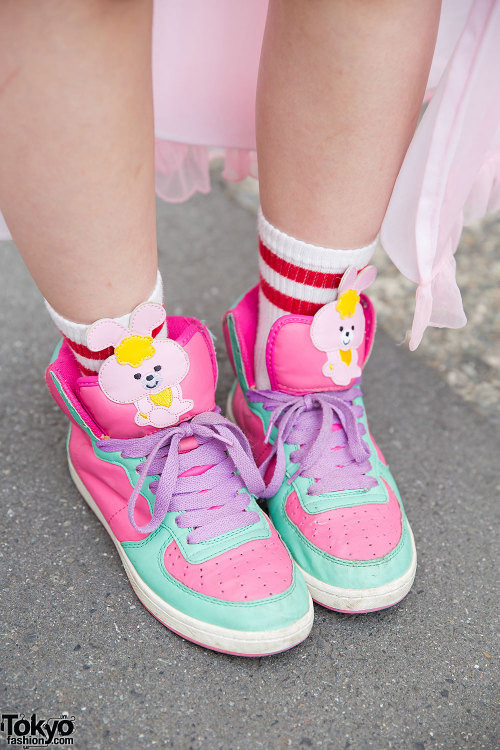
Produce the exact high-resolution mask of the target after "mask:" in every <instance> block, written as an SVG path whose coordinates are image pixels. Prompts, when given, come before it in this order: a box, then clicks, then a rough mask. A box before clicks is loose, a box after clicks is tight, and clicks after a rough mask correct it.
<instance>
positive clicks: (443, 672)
mask: <svg viewBox="0 0 500 750" xmlns="http://www.w3.org/2000/svg"><path fill="white" fill-rule="evenodd" d="M159 230H160V235H159V236H160V266H161V269H162V272H163V276H164V280H165V282H166V288H167V305H168V308H169V310H170V311H171V312H173V313H180V312H182V313H186V314H191V315H195V316H198V317H202V318H204V319H206V321H207V322H208V323H209V325H210V326H211V328H212V329H213V330H214V332H216V333H217V334H218V336H219V338H218V341H217V348H218V355H219V359H220V363H221V377H220V384H219V389H218V396H219V403H220V404H221V405H222V404H223V403H224V397H225V395H226V394H227V391H228V389H229V387H230V384H231V380H232V377H231V372H230V368H229V365H228V362H227V358H226V356H225V352H224V350H223V345H222V340H221V337H220V324H219V321H220V317H221V315H222V313H223V312H224V309H225V307H226V306H227V305H228V304H229V303H231V302H232V301H233V299H234V298H235V297H236V296H237V295H239V294H240V293H241V292H242V291H244V290H245V289H246V288H247V287H248V286H249V285H251V284H252V283H254V280H255V278H256V254H255V236H254V231H255V220H254V217H253V216H252V215H251V213H249V212H247V211H245V210H244V209H242V208H240V207H239V206H237V205H236V203H235V202H234V201H232V199H231V198H230V197H229V196H228V195H227V193H226V192H225V191H224V189H223V188H222V187H221V186H220V184H219V183H218V182H217V183H216V184H215V186H214V190H213V192H212V193H211V194H210V196H208V197H201V196H199V197H196V198H195V199H193V200H191V201H190V202H189V203H187V204H185V205H183V206H171V205H170V206H168V205H161V206H159ZM0 268H1V273H2V280H3V284H2V291H3V294H2V297H1V300H0V310H1V318H2V327H3V330H4V333H3V336H2V340H1V342H0V347H1V356H0V362H1V379H2V380H1V383H2V386H1V389H0V398H1V402H2V404H1V415H2V417H1V449H2V460H1V466H0V470H1V474H2V480H3V481H2V486H1V493H2V512H1V515H0V526H1V535H0V542H1V558H0V565H1V567H0V571H1V581H0V601H1V603H0V613H1V614H0V619H1V627H0V630H1V645H0V648H1V651H0V696H1V697H0V708H1V709H2V710H3V711H5V710H11V711H18V712H24V713H26V714H29V713H30V712H32V711H37V712H38V714H39V716H42V715H46V716H54V715H57V714H59V713H60V712H61V711H68V712H69V713H70V714H73V715H74V716H75V717H76V718H75V723H76V731H75V747H77V748H95V749H96V750H100V749H101V748H102V749H107V748H113V747H120V748H126V749H127V750H134V749H135V748H153V747H166V748H176V749H177V748H179V749H180V750H183V749H184V748H186V750H188V749H189V750H191V749H192V750H201V749H202V748H203V750H206V749H207V748H210V749H217V748H221V749H222V748H223V749H224V750H226V749H228V750H238V749H239V748H241V749H242V750H243V749H244V750H247V749H248V750H254V748H261V747H262V748H272V749H274V748H280V749H281V748H288V747H292V748H310V747H318V748H334V749H336V748H349V747H351V748H355V749H356V750H362V749H363V748H377V749H384V748H410V750H430V748H446V749H447V750H448V749H449V748H488V749H490V748H496V747H498V746H499V744H500V738H499V735H498V715H495V701H496V697H497V694H496V692H495V679H496V678H497V677H498V671H497V667H496V662H495V656H496V654H495V650H496V646H497V644H498V629H497V619H496V616H497V612H496V607H497V601H498V590H497V588H496V584H497V583H498V573H497V570H496V569H495V557H494V546H495V541H496V534H495V526H494V515H495V513H496V509H497V496H498V492H499V490H500V475H499V470H498V458H499V450H500V441H499V431H498V426H497V424H496V422H495V420H493V421H490V420H488V419H486V418H485V417H484V415H483V414H481V413H480V412H478V411H477V410H476V409H475V407H474V405H473V404H472V403H466V402H465V401H464V400H463V399H462V398H460V397H459V396H458V395H457V394H456V393H454V392H453V391H452V390H451V389H450V387H449V385H448V384H447V383H446V382H445V380H444V379H443V378H442V377H441V375H440V374H439V371H438V370H437V369H433V368H431V367H429V366H428V365H427V364H426V363H425V361H424V359H423V358H422V357H415V356H414V355H411V354H410V353H409V352H408V351H407V350H405V348H404V347H396V346H395V344H394V342H393V341H392V340H391V339H390V337H389V336H388V335H387V334H386V333H385V332H384V331H380V332H379V334H378V337H377V340H376V345H375V349H374V353H373V356H372V359H371V361H370V362H369V364H368V366H367V368H366V375H365V381H364V382H365V392H366V401H367V408H368V413H369V415H370V422H371V428H372V431H373V433H374V434H375V436H376V438H377V439H378V441H379V443H380V445H381V447H382V449H383V451H384V452H385V454H386V456H387V458H388V459H389V461H390V463H391V466H392V469H393V471H394V473H395V475H396V477H397V478H398V481H399V485H400V488H401V490H402V494H403V497H404V498H405V502H406V508H407V512H408V515H409V518H410V521H411V524H412V526H413V530H414V533H415V538H416V542H417V548H418V554H419V567H418V571H417V578H416V581H415V585H414V587H413V589H412V591H411V592H410V594H409V596H408V597H407V598H406V599H405V600H404V602H402V603H401V604H400V605H399V606H397V607H394V608H392V609H391V610H387V611H385V612H381V613H377V614H370V615H362V616H346V615H337V614H335V613H333V612H329V611H327V610H325V609H322V608H321V607H319V606H317V607H316V611H315V614H316V619H315V624H314V628H313V631H312V633H311V636H310V637H309V638H308V640H307V641H306V642H305V643H304V644H302V645H300V646H299V647H297V648H295V649H293V650H292V651H289V652H287V653H284V654H281V655H278V656H274V657H268V658H262V659H255V660H245V659H242V658H238V657H230V656H225V655H221V654H216V653H213V652H210V651H206V650H204V649H202V648H200V647H197V646H194V645H192V644H190V643H187V642H185V641H183V640H182V639H180V638H179V637H178V636H175V635H173V634H172V633H170V632H169V631H168V630H166V629H165V628H164V627H163V626H162V625H161V624H160V623H159V622H157V621H156V620H155V619H154V618H153V617H151V616H150V615H149V614H148V612H146V610H145V609H144V608H143V607H142V606H141V605H140V603H139V602H138V600H137V599H136V598H135V596H134V594H133V592H132V590H131V588H130V586H129V584H128V582H127V579H126V576H125V574H124V571H123V569H122V567H121V565H120V562H119V560H118V558H117V555H116V553H115V551H114V547H113V544H112V542H111V541H110V539H109V538H108V537H107V534H106V532H105V531H104V530H103V528H102V527H101V525H100V524H99V522H98V521H97V519H96V518H95V517H94V516H93V514H92V513H91V511H90V510H89V509H88V508H87V507H86V505H85V504H84V503H83V501H82V500H81V499H80V496H79V495H78V493H77V491H76V489H75V488H74V486H73V485H72V483H71V480H70V478H69V475H68V472H67V468H66V464H65V448H64V443H65V434H66V424H65V418H64V417H63V415H62V414H61V413H60V412H59V411H58V409H57V407H56V406H55V404H53V403H52V401H51V398H50V396H49V394H48V392H47V391H46V389H45V386H44V382H43V370H44V367H45V365H46V362H47V361H48V359H49V357H50V354H51V352H52V348H53V346H54V345H55V343H56V341H57V334H56V332H55V331H54V329H53V328H52V326H51V324H50V323H49V322H48V319H47V316H46V314H45V311H44V309H43V305H42V302H41V300H40V297H39V295H38V292H37V290H36V289H35V287H34V284H33V282H32V281H31V279H30V278H29V276H28V274H27V272H26V270H25V268H24V267H23V265H22V263H21V261H20V259H19V258H18V256H17V255H16V252H15V249H14V247H13V245H3V246H2V247H0ZM379 283H380V282H379ZM457 335H458V334H457ZM1 743H2V740H0V744H1Z"/></svg>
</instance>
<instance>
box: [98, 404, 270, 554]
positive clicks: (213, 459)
mask: <svg viewBox="0 0 500 750" xmlns="http://www.w3.org/2000/svg"><path fill="white" fill-rule="evenodd" d="M187 437H195V438H196V440H197V443H198V446H197V447H196V448H193V449H192V450H190V451H187V452H185V453H179V444H180V441H181V440H182V439H183V438H187ZM98 446H99V448H100V449H101V450H103V451H107V452H113V451H120V452H121V455H122V457H123V458H143V457H144V458H146V460H145V461H144V462H143V463H142V464H140V465H139V466H138V467H137V472H138V473H139V475H140V476H139V479H138V482H137V484H136V485H135V487H134V490H133V492H132V494H131V496H130V499H129V501H128V518H129V521H130V523H131V524H132V526H133V527H134V528H135V529H136V530H137V531H139V532H140V533H142V534H147V533H149V532H151V531H154V529H156V528H158V526H159V525H160V524H161V522H162V521H163V519H164V518H165V514H166V513H168V512H171V511H178V512H179V515H178V516H177V518H176V523H177V525H178V526H179V527H180V528H192V529H193V530H192V531H191V532H190V533H189V535H188V537H187V541H188V543H189V544H197V543H198V542H204V541H206V540H207V539H212V538H213V537H216V536H219V535H220V534H225V533H226V532H228V531H233V530H234V529H239V528H243V527H244V526H250V525H251V524H253V523H256V522H257V521H259V518H260V516H259V514H258V513H256V512H255V511H252V510H247V506H248V504H249V503H250V499H251V498H250V495H249V494H248V493H247V492H240V490H242V489H243V488H244V487H245V486H246V488H247V489H248V491H249V492H251V493H252V494H255V495H260V494H262V492H263V490H264V482H263V481H262V478H261V476H260V474H259V471H258V469H257V467H256V466H255V463H254V460H253V458H252V451H251V448H250V444H249V442H248V440H247V439H246V437H245V436H244V435H243V433H242V432H241V430H240V429H239V428H238V427H237V426H236V425H234V424H232V423H231V422H229V421H228V420H227V419H225V418H224V417H223V416H221V415H220V414H218V413H216V412H205V413H204V414H198V415H197V416H195V417H193V418H192V419H191V420H190V421H189V422H181V423H180V424H178V425H175V426H174V427H167V428H166V429H164V430H160V431H158V432H154V433H153V434H152V435H147V436H146V437H142V438H130V439H126V440H117V439H106V440H100V441H99V442H98ZM206 465H208V466H209V468H207V469H206V471H204V472H203V473H202V474H199V475H194V476H182V475H183V474H184V473H185V472H188V471H189V470H190V469H193V468H195V467H198V466H206ZM155 475H159V477H160V478H159V479H155V480H154V481H152V482H151V483H150V485H149V487H150V489H151V491H152V492H154V493H155V495H156V498H155V505H154V510H153V515H152V518H151V520H150V521H149V523H147V524H146V525H145V526H138V525H137V524H136V522H135V519H134V509H135V505H136V502H137V498H138V497H139V494H140V492H141V490H142V488H143V486H144V484H145V482H146V478H147V477H148V476H155Z"/></svg>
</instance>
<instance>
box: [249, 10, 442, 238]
mask: <svg viewBox="0 0 500 750" xmlns="http://www.w3.org/2000/svg"><path fill="white" fill-rule="evenodd" d="M440 5H441V4H440V2H439V0H421V1H420V2H415V0H399V1H398V2H394V0H307V1H306V0H270V3H269V12H268V19H267V26H266V32H265V38H264V45H263V50H262V57H261V66H260V74H259V86H258V95H257V147H258V155H259V177H260V188H261V201H262V209H263V212H264V215H265V216H266V217H267V218H268V220H269V221H270V222H271V223H272V224H274V225H275V226H277V227H278V228H280V229H282V230H283V231H285V232H287V233H288V234H291V235H293V236H294V237H297V238H299V239H301V240H304V241H306V242H311V243H314V244H317V245H324V246H326V247H335V248H353V247H360V246H362V245H365V244H367V243H368V242H370V241H371V240H373V238H374V237H375V236H376V234H377V232H378V231H379V229H380V226H381V223H382V219H383V217H384V214H385V210H386V208H387V204H388V201H389V198H390V195H391V192H392V189H393V186H394V182H395V180H396V177H397V174H398V171H399V169H400V166H401V163H402V160H403V158H404V155H405V153H406V150H407V148H408V145H409V143H410V140H411V138H412V136H413V132H414V129H415V126H416V123H417V119H418V114H419V111H420V107H421V104H422V100H423V95H424V90H425V84H426V81H427V77H428V73H429V68H430V64H431V60H432V54H433V50H434V45H435V40H436V35H437V28H438V23H439V14H440Z"/></svg>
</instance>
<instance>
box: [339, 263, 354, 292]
mask: <svg viewBox="0 0 500 750" xmlns="http://www.w3.org/2000/svg"><path fill="white" fill-rule="evenodd" d="M357 275H358V272H357V271H356V269H355V268H354V266H349V268H348V269H347V270H346V272H345V273H344V275H343V276H342V278H341V280H340V284H339V294H338V296H339V297H340V295H341V294H342V292H345V291H346V289H352V288H353V287H354V282H355V281H356V276H357Z"/></svg>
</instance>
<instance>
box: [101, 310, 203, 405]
mask: <svg viewBox="0 0 500 750" xmlns="http://www.w3.org/2000/svg"><path fill="white" fill-rule="evenodd" d="M165 317H166V315H165V310H164V309H163V307H162V306H161V305H157V304H154V303H151V302H148V303H145V304H143V305H139V307H137V308H136V309H135V310H134V312H133V313H132V315H131V320H130V328H125V326H122V325H121V323H118V321H116V320H112V319H109V318H105V319H103V320H100V321H98V322H97V323H94V325H93V326H91V328H90V330H89V332H88V334H87V343H88V346H89V349H91V350H92V351H101V350H102V349H106V348H107V347H108V346H112V347H114V350H115V352H114V354H113V355H112V356H111V357H108V359H107V360H106V361H105V362H104V364H103V365H102V367H101V369H100V370H99V385H100V386H101V390H102V391H103V392H104V393H105V394H106V396H107V397H108V398H109V399H110V400H111V401H114V402H115V403H117V404H131V403H134V402H137V401H139V400H141V399H144V398H145V397H147V396H151V395H155V394H158V393H160V392H161V391H162V390H165V389H166V388H172V387H173V386H177V385H178V384H179V383H180V382H181V381H182V380H183V379H184V378H185V377H186V375H187V373H188V370H189V357H188V355H187V352H186V351H185V350H184V349H183V348H182V346H181V345H180V344H178V343H177V342H176V341H173V340H172V339H159V338H156V339H153V337H152V336H151V335H150V334H151V332H152V331H154V330H155V329H157V328H158V327H161V326H162V325H164V323H165Z"/></svg>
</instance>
